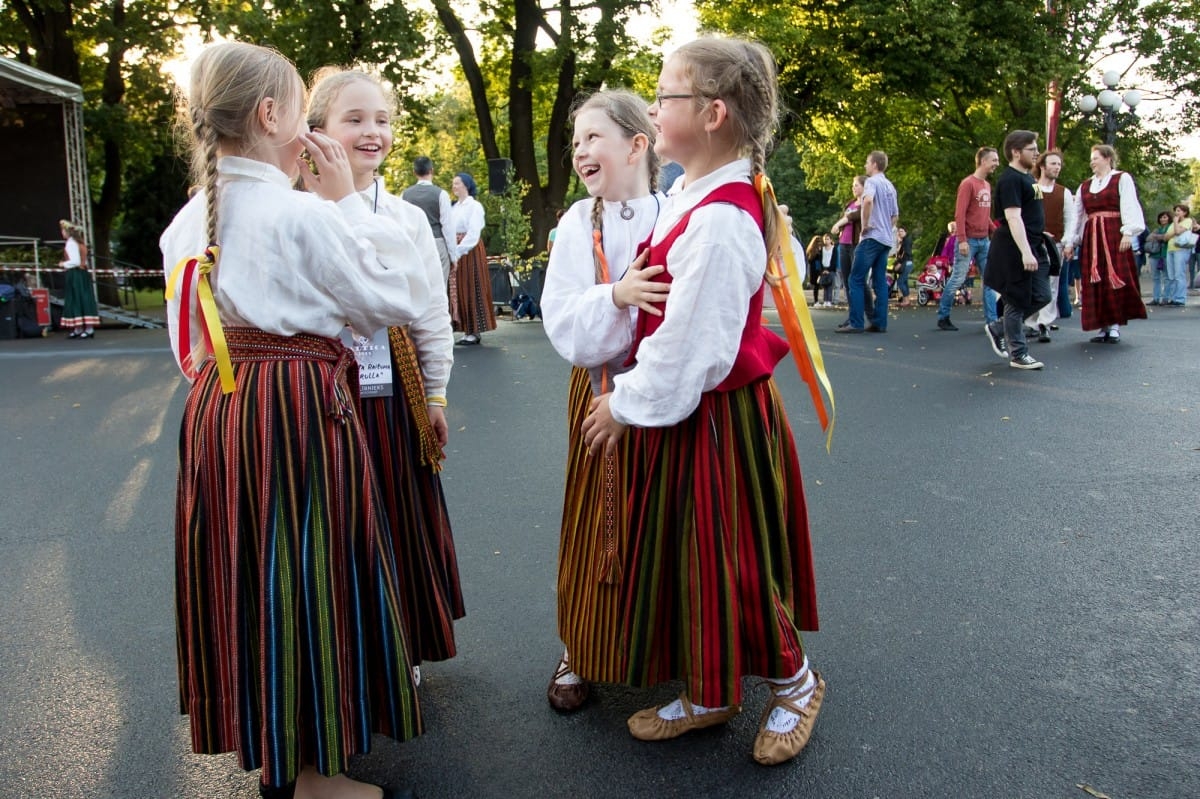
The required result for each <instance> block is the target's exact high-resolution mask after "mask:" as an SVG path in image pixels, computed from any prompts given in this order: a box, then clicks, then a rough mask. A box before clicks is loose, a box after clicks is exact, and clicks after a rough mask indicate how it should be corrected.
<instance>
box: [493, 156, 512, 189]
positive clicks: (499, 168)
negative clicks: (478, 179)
mask: <svg viewBox="0 0 1200 799" xmlns="http://www.w3.org/2000/svg"><path fill="white" fill-rule="evenodd" d="M510 169H512V160H511V159H508V158H489V159H488V191H490V192H491V193H492V194H504V192H506V191H508V170H510Z"/></svg>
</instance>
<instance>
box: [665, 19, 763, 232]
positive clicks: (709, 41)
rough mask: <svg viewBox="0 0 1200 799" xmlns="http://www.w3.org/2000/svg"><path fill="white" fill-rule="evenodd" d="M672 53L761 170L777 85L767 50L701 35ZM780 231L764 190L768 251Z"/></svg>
mask: <svg viewBox="0 0 1200 799" xmlns="http://www.w3.org/2000/svg"><path fill="white" fill-rule="evenodd" d="M672 58H677V59H679V60H680V61H681V62H682V64H683V68H684V74H685V75H687V77H688V78H689V79H690V81H691V87H692V93H693V94H695V95H696V97H697V101H698V102H700V103H701V104H703V103H705V102H707V101H711V100H715V99H718V98H719V99H720V100H721V101H722V102H724V103H725V106H726V108H728V109H729V115H728V120H729V123H730V124H731V126H732V127H731V130H732V132H733V139H734V141H735V142H736V144H737V146H738V150H739V152H740V153H741V155H742V157H744V158H749V159H750V164H751V172H752V173H753V174H754V175H765V174H766V164H767V157H768V156H769V155H770V154H771V151H772V150H773V149H774V146H775V135H776V132H777V131H778V128H779V87H778V83H777V80H776V72H775V60H774V58H773V57H772V56H771V53H770V51H769V50H767V48H766V47H764V46H763V45H761V44H759V43H757V42H751V41H747V40H745V39H720V38H715V37H705V38H701V39H696V40H694V41H691V42H688V43H687V44H685V45H683V46H682V47H680V48H679V49H678V50H676V51H675V54H674V55H673V56H672ZM781 235H782V232H781V230H780V225H779V206H778V205H776V203H775V200H774V199H773V198H772V197H771V196H770V195H769V194H768V195H767V196H766V197H764V198H763V239H764V240H765V242H766V245H767V252H768V253H774V252H775V251H776V248H778V246H779V243H780V236H781Z"/></svg>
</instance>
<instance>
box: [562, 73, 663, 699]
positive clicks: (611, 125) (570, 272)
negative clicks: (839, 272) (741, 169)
mask: <svg viewBox="0 0 1200 799" xmlns="http://www.w3.org/2000/svg"><path fill="white" fill-rule="evenodd" d="M574 125H575V132H574V136H573V142H572V144H573V147H574V166H575V172H576V173H577V174H578V175H579V179H580V180H581V181H583V184H584V185H585V186H586V187H587V189H588V193H589V194H591V195H592V197H591V198H590V199H585V200H580V201H579V202H577V203H575V204H574V205H572V206H571V207H570V209H568V210H567V212H566V213H565V214H564V215H563V217H562V218H561V219H560V220H559V224H558V234H557V236H556V237H555V246H554V250H553V252H552V253H551V254H550V263H549V267H548V268H547V270H546V285H545V289H544V291H543V293H542V313H543V321H544V322H545V326H546V335H547V336H548V337H549V338H550V342H551V343H552V344H553V345H554V348H555V349H556V350H557V351H558V353H559V354H560V355H562V356H563V358H565V359H567V360H568V361H570V362H571V363H572V364H574V368H573V369H572V371H571V384H570V393H569V397H570V398H569V403H568V414H567V431H568V447H567V476H566V494H565V496H564V498H563V520H562V535H561V539H560V543H559V553H558V630H559V635H560V636H561V637H562V640H563V641H564V642H565V644H566V651H565V652H564V653H563V656H562V660H561V661H560V662H559V665H558V669H557V670H556V671H555V673H554V676H553V677H552V678H551V681H550V686H549V688H548V689H547V696H548V698H549V701H550V704H551V706H552V707H554V708H555V709H557V710H561V711H572V710H575V709H577V708H578V707H580V706H581V705H582V704H583V703H584V701H585V700H586V699H587V696H588V681H597V682H625V681H626V680H627V678H628V674H627V671H628V666H627V664H626V660H625V657H624V647H623V646H622V645H621V644H620V643H619V641H620V636H619V633H620V627H621V622H620V618H619V600H620V592H621V590H622V588H623V586H624V580H623V576H622V569H621V563H622V560H623V558H624V556H625V552H626V545H627V538H628V526H629V525H628V517H629V513H628V507H627V503H628V492H627V487H628V480H629V477H628V474H629V446H628V441H629V439H628V438H625V439H622V441H621V442H620V444H619V446H618V447H617V448H616V451H615V452H612V453H609V454H606V455H604V456H603V457H591V456H590V455H589V454H588V451H587V447H586V446H584V443H583V433H582V431H581V425H582V424H583V420H584V417H585V416H586V415H587V411H588V407H589V406H590V405H591V402H592V400H593V398H594V397H596V396H599V395H601V394H603V393H605V392H607V391H611V390H612V380H613V377H614V376H615V375H617V374H620V373H621V372H623V371H626V369H627V368H628V367H626V366H625V365H624V363H625V360H626V358H627V356H628V354H629V346H630V344H631V343H632V342H633V331H634V319H635V314H636V310H635V309H636V308H637V307H639V306H640V307H642V308H645V309H647V311H648V312H649V313H653V314H660V313H661V311H659V310H658V309H657V308H655V307H653V306H652V305H651V304H650V303H649V299H661V297H663V296H665V292H666V291H667V290H668V289H669V286H667V285H666V284H664V283H655V282H651V281H650V280H649V277H650V276H653V275H655V274H658V273H661V272H662V271H663V269H662V267H661V266H659V267H654V268H652V269H645V270H643V269H640V268H638V266H640V262H639V264H638V266H635V267H633V268H630V266H629V265H630V264H631V263H633V262H634V259H635V258H636V257H637V254H638V249H639V245H642V244H644V243H645V242H646V241H647V240H648V239H649V238H650V232H651V231H652V230H653V229H654V221H655V220H656V219H657V218H658V211H659V208H660V206H661V204H662V202H663V200H664V198H663V197H662V196H661V195H659V194H657V193H656V192H655V180H654V176H656V175H657V174H658V157H657V156H656V155H655V153H654V150H653V145H654V136H655V134H654V128H653V126H652V124H651V122H650V117H649V116H648V115H647V113H646V102H645V101H644V100H642V99H641V98H640V97H638V96H637V95H635V94H632V93H630V92H627V91H603V92H599V93H597V94H594V95H592V96H591V97H589V98H588V99H587V100H586V101H585V102H584V103H583V104H582V105H580V106H579V108H578V109H577V110H576V112H575V115H574Z"/></svg>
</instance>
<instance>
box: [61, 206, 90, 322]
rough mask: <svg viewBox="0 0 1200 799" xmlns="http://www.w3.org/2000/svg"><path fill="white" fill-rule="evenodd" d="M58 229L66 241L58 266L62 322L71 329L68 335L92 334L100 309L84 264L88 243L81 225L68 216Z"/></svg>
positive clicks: (62, 220)
mask: <svg viewBox="0 0 1200 799" xmlns="http://www.w3.org/2000/svg"><path fill="white" fill-rule="evenodd" d="M58 229H59V231H61V232H62V237H63V240H64V242H65V257H64V258H63V261H62V263H61V264H59V266H61V267H62V268H63V272H64V277H63V284H64V290H63V313H62V320H61V323H62V326H63V327H67V328H70V329H71V332H70V333H69V334H67V338H93V337H95V335H96V330H95V328H96V326H97V325H99V324H100V310H99V307H98V306H97V305H96V290H95V288H94V287H93V285H92V275H91V273H90V272H88V268H87V260H88V257H87V244H85V243H84V241H83V228H81V227H80V226H79V225H76V224H75V223H74V222H72V221H71V220H69V219H61V220H59V222H58Z"/></svg>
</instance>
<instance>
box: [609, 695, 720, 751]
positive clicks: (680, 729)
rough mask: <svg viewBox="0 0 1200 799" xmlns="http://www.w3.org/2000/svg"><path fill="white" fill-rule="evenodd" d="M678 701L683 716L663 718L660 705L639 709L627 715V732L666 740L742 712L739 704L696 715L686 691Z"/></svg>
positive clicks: (638, 737)
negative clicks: (681, 705) (681, 707)
mask: <svg viewBox="0 0 1200 799" xmlns="http://www.w3.org/2000/svg"><path fill="white" fill-rule="evenodd" d="M679 701H681V702H682V703H683V714H684V715H683V718H681V719H664V718H663V717H662V716H660V715H658V711H659V707H662V706H661V705H660V706H659V707H650V708H646V709H645V710H639V711H638V712H637V713H634V714H633V715H632V716H630V717H629V721H628V722H627V723H628V725H629V734H630V735H632V736H633V737H634V738H637V739H638V740H639V741H667V740H670V739H671V738H678V737H679V736H680V735H683V734H684V733H685V732H691V731H692V730H702V729H704V728H705V727H715V726H716V725H718V724H724V723H725V722H727V721H729V720H730V719H731V718H733V717H734V716H736V715H737V714H738V713H741V712H742V706H741V705H733V706H732V707H728V708H726V709H725V710H713V711H710V712H708V713H701V714H699V715H696V714H695V713H693V712H692V703H691V702H690V701H688V698H687V693H686V692H685V693H682V694H680V695H679Z"/></svg>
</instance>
